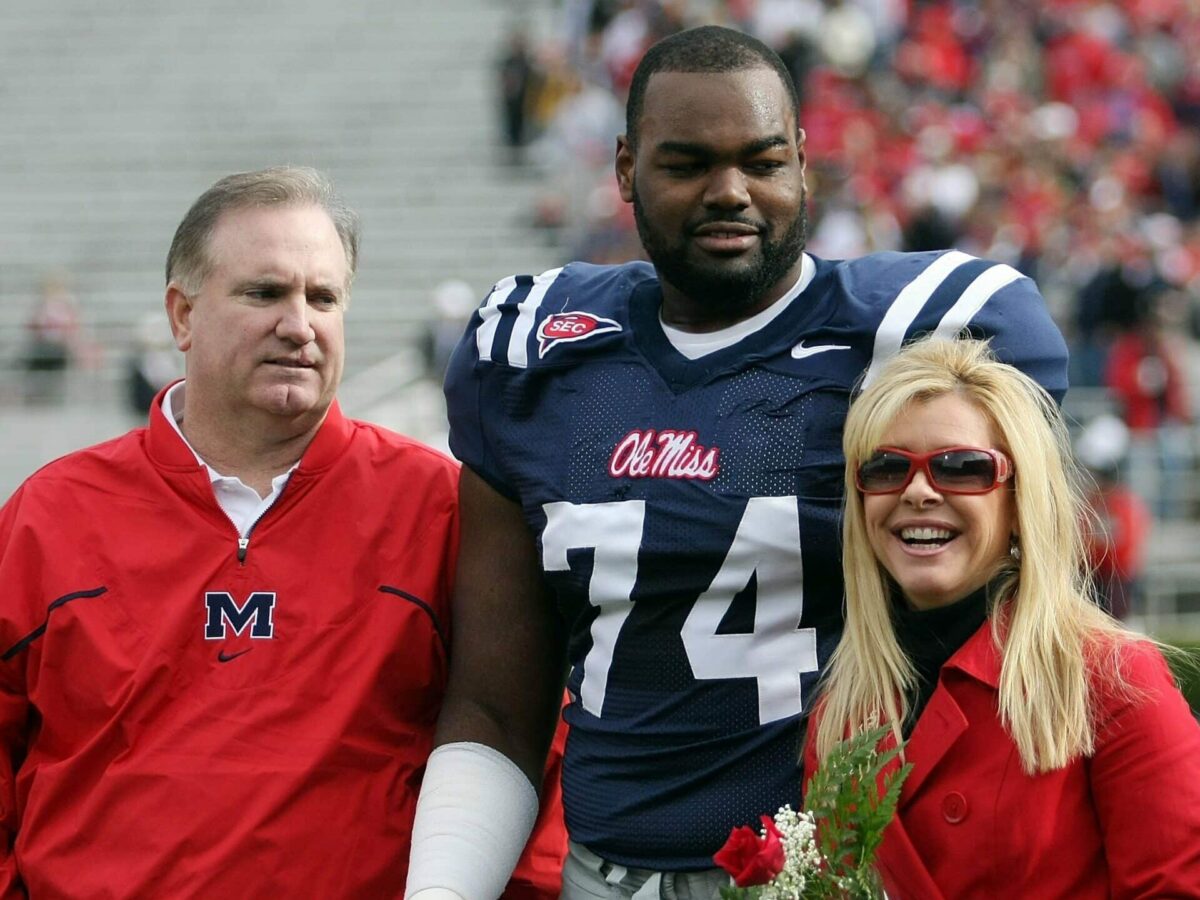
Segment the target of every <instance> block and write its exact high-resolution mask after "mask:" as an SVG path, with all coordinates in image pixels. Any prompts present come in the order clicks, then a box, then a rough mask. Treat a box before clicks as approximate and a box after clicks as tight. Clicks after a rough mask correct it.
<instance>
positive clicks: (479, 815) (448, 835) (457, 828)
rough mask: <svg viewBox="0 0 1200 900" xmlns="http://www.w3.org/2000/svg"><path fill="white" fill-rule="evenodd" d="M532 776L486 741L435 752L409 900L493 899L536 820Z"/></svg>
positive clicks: (421, 801)
mask: <svg viewBox="0 0 1200 900" xmlns="http://www.w3.org/2000/svg"><path fill="white" fill-rule="evenodd" d="M537 814H538V800H537V791H535V790H534V787H533V785H532V784H530V783H529V779H528V778H526V777H525V774H524V773H523V772H522V771H521V770H520V769H518V768H517V766H516V764H515V763H513V762H512V760H510V759H509V758H508V757H507V756H505V755H504V754H503V753H501V752H500V751H498V750H495V749H493V748H492V747H488V746H486V745H484V744H474V743H467V742H459V743H455V744H444V745H442V746H441V747H438V748H437V749H436V750H434V751H433V753H431V754H430V755H429V762H428V764H427V765H426V767H425V780H424V781H423V782H422V784H421V795H420V797H419V798H418V800H417V816H416V821H415V822H414V823H413V837H412V856H411V858H410V862H409V868H408V885H407V887H406V888H405V891H404V896H405V898H406V900H495V898H498V897H499V896H500V894H501V893H503V891H504V887H505V885H506V884H508V879H509V876H510V875H512V871H513V869H514V868H516V865H517V860H518V859H520V856H521V851H522V850H523V849H524V848H525V842H526V841H528V840H529V834H530V832H532V831H533V825H534V822H536V821H537Z"/></svg>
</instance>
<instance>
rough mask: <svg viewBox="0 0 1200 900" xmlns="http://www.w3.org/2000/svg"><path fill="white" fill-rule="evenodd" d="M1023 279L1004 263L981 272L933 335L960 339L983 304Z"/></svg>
mask: <svg viewBox="0 0 1200 900" xmlns="http://www.w3.org/2000/svg"><path fill="white" fill-rule="evenodd" d="M1021 277H1023V276H1022V275H1021V273H1020V272H1018V271H1017V270H1016V269H1014V268H1013V267H1012V266H1006V265H1004V264H1003V263H1001V264H1000V265H995V266H992V267H991V268H990V269H985V270H984V271H982V272H980V273H979V277H978V278H976V279H975V280H974V281H972V282H971V284H970V285H969V286H968V287H967V289H966V290H965V291H963V292H962V296H960V297H959V298H958V299H957V300H956V301H955V302H954V305H953V306H952V307H950V309H948V310H947V311H946V314H945V315H944V316H942V321H940V322H938V327H937V329H936V330H935V331H934V332H933V333H934V334H935V335H937V336H938V337H940V338H947V339H949V338H955V337H958V335H959V332H961V331H962V330H963V329H964V328H966V327H967V323H968V322H970V321H971V320H972V319H973V318H975V313H977V312H979V310H980V309H982V308H983V304H985V303H987V302H988V300H990V299H991V298H992V297H993V296H994V295H995V293H996V292H997V291H999V290H1000V289H1001V288H1002V287H1005V286H1007V285H1010V284H1012V283H1013V282H1014V281H1016V280H1017V279H1018V278H1021Z"/></svg>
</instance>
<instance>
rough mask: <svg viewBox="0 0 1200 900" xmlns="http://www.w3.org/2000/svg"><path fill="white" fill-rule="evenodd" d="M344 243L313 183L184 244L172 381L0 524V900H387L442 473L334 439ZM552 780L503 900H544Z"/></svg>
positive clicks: (360, 427)
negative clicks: (144, 412)
mask: <svg viewBox="0 0 1200 900" xmlns="http://www.w3.org/2000/svg"><path fill="white" fill-rule="evenodd" d="M357 249H358V225H357V219H356V217H355V215H354V213H353V212H351V211H350V210H349V209H348V208H347V207H346V206H345V205H344V204H343V203H342V202H341V201H340V200H338V199H337V197H336V196H335V195H334V194H333V192H332V189H331V186H330V184H329V183H328V181H327V180H326V179H325V178H324V177H323V176H322V175H321V174H320V173H318V172H315V171H313V170H311V169H296V168H280V169H269V170H265V171H262V172H253V173H244V174H239V175H233V176H229V177H228V178H224V179H222V180H220V181H218V182H217V183H216V184H215V185H213V187H211V188H210V189H209V190H208V191H206V192H205V193H204V194H203V195H202V196H201V197H200V198H199V199H198V200H197V201H196V203H195V204H194V205H193V206H192V208H191V210H190V211H189V212H188V214H187V215H186V216H185V217H184V220H183V222H182V223H181V224H180V226H179V229H178V231H177V232H176V234H175V239H174V241H173V243H172V245H171V249H170V253H169V255H168V257H167V290H166V309H167V314H168V316H169V319H170V324H171V329H172V331H173V333H174V336H175V341H176V344H177V345H178V347H179V349H180V350H182V351H183V352H184V354H185V356H186V360H187V377H186V379H185V380H184V381H182V382H178V383H176V384H174V385H171V386H170V387H168V388H166V389H165V390H164V391H163V392H162V393H160V395H159V396H158V397H157V398H156V399H155V401H154V403H153V405H152V407H151V410H150V421H149V425H148V427H146V428H139V429H137V430H135V431H132V432H130V433H129V434H126V435H125V436H123V437H120V438H117V439H116V440H113V441H109V442H108V443H105V444H101V445H99V446H96V447H92V448H89V449H87V450H83V451H80V452H78V453H74V454H71V455H69V456H67V457H64V458H63V459H60V460H58V461H56V462H54V463H51V464H50V465H48V466H46V467H45V468H43V469H42V470H41V471H39V472H38V473H36V474H35V475H34V476H33V477H31V478H30V479H29V480H28V481H26V482H25V484H24V485H22V486H21V488H19V489H18V490H17V492H16V493H15V494H14V495H13V497H12V498H11V499H10V500H9V501H8V503H7V504H6V505H5V506H4V507H3V510H0V584H3V585H4V593H3V598H2V599H0V742H2V743H0V746H2V747H3V752H2V753H0V897H3V898H7V897H18V896H29V897H32V898H34V900H37V898H52V897H72V898H92V897H170V898H180V897H210V896H228V897H320V898H329V897H347V898H361V897H372V898H374V897H381V898H382V897H392V896H399V895H400V894H401V892H402V891H403V887H404V882H405V878H406V875H407V867H408V863H407V860H408V852H409V842H410V832H411V827H412V820H413V810H414V806H415V802H416V795H417V790H418V788H419V786H420V782H421V778H422V775H423V773H424V766H425V760H426V757H427V756H428V754H429V751H430V747H431V744H432V740H433V728H434V724H435V721H436V718H437V714H438V710H439V708H440V706H441V699H442V694H443V691H444V688H445V682H446V672H447V659H446V654H447V647H448V646H449V645H448V640H449V632H450V628H451V623H450V621H449V619H448V613H449V595H450V592H451V589H452V582H453V575H454V568H455V563H456V558H457V549H458V519H457V493H456V483H457V470H456V466H455V465H454V463H453V462H451V461H450V460H448V459H446V458H445V457H443V456H441V455H440V454H438V453H436V452H434V451H432V450H430V449H428V448H426V447H423V446H421V445H419V444H417V443H415V442H413V441H410V440H408V439H406V438H403V437H400V436H399V435H396V434H393V433H391V432H388V431H386V430H384V429H381V428H378V427H375V426H372V425H368V424H365V423H362V422H355V421H352V420H349V419H347V418H345V417H344V416H343V415H342V413H341V411H340V409H339V407H338V404H337V402H336V400H335V399H334V395H335V392H336V390H337V387H338V383H339V381H340V379H341V375H342V360H343V315H344V312H345V309H346V306H347V303H348V301H349V296H350V283H351V280H352V277H353V274H354V269H355V262H356V257H357ZM556 774H557V773H556V771H554V769H553V767H551V771H550V773H549V775H548V784H549V790H548V791H545V792H544V794H543V796H544V800H543V806H544V808H543V811H542V817H541V830H540V832H539V833H538V834H536V835H535V837H534V838H533V840H532V841H531V842H530V845H529V846H528V848H527V849H526V853H525V856H524V859H523V865H522V868H521V869H519V870H518V872H517V874H516V875H515V876H514V879H513V882H512V883H511V884H510V888H509V892H508V894H507V895H506V896H509V897H514V898H515V897H522V898H550V897H557V896H558V885H559V882H558V879H559V866H560V863H561V858H562V854H563V851H564V850H565V837H564V834H563V830H562V826H561V822H560V817H559V815H558V795H557V791H556V785H557V782H556V780H555V776H556Z"/></svg>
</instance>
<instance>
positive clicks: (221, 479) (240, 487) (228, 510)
mask: <svg viewBox="0 0 1200 900" xmlns="http://www.w3.org/2000/svg"><path fill="white" fill-rule="evenodd" d="M184 384H185V382H183V381H181V382H179V384H177V385H175V386H174V387H172V388H171V389H170V390H169V391H167V393H166V395H165V396H164V397H163V401H162V407H161V409H162V413H163V415H164V416H166V417H167V421H168V422H170V423H171V427H172V428H174V429H175V431H176V433H177V434H178V435H179V437H180V438H181V439H182V440H183V442H184V443H185V444H187V448H188V449H189V450H191V451H192V455H193V456H195V457H196V462H198V463H199V464H200V465H202V466H204V468H205V469H207V470H208V478H209V480H210V481H211V482H212V487H213V495H214V496H215V497H216V500H217V505H218V506H220V507H221V509H222V510H223V511H224V513H225V515H227V516H229V521H230V522H232V523H233V525H234V527H235V528H236V529H237V530H238V535H239V536H241V537H243V538H244V537H246V536H247V535H248V534H249V533H250V529H251V528H253V527H254V523H255V522H257V521H258V520H259V519H260V518H261V517H262V514H263V513H265V512H266V511H267V510H268V509H270V508H271V505H272V504H273V503H274V502H275V501H276V500H277V499H278V498H279V495H280V494H281V493H283V487H284V485H286V484H287V482H288V479H289V478H290V477H291V475H292V472H294V471H296V466H298V465H300V463H299V462H297V463H296V464H295V465H293V466H292V467H291V468H290V469H288V470H287V471H286V472H284V473H283V474H282V475H276V476H275V477H274V478H272V479H271V493H270V495H269V496H267V497H260V496H258V491H256V490H254V488H252V487H250V485H248V484H246V483H245V482H244V481H242V479H240V478H238V477H237V476H235V475H222V474H221V473H220V472H218V471H217V470H216V469H214V468H213V467H212V466H210V465H209V464H208V463H206V462H205V461H204V460H203V459H201V457H200V454H199V453H197V452H196V448H195V447H193V446H192V445H191V444H189V443H188V439H187V438H186V437H184V435H183V429H182V428H180V427H179V423H180V422H182V421H183V409H182V408H179V409H177V408H176V405H175V400H176V399H177V398H178V399H182V396H183V394H182V390H183V386H184Z"/></svg>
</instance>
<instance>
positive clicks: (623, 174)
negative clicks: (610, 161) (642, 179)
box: [615, 134, 633, 203]
mask: <svg viewBox="0 0 1200 900" xmlns="http://www.w3.org/2000/svg"><path fill="white" fill-rule="evenodd" d="M615 168H616V172H617V187H618V188H619V189H620V191H621V199H622V200H624V201H625V202H626V203H632V202H633V148H632V147H630V146H629V141H628V140H627V139H626V137H625V135H623V134H622V135H620V136H618V137H617V159H616V166H615Z"/></svg>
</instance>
